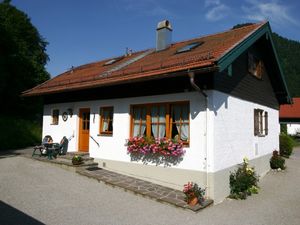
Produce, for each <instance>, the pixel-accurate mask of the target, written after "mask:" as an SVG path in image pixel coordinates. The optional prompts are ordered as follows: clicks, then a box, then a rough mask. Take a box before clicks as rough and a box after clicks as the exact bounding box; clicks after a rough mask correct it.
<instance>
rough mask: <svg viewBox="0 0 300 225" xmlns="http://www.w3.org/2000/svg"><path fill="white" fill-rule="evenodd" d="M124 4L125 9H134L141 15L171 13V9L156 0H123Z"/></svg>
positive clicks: (165, 14)
mask: <svg viewBox="0 0 300 225" xmlns="http://www.w3.org/2000/svg"><path fill="white" fill-rule="evenodd" d="M124 3H125V4H126V6H125V9H126V10H128V11H134V12H135V13H140V14H143V15H145V14H146V15H151V16H170V15H172V13H171V11H169V10H168V9H166V8H164V7H163V6H162V5H161V4H160V3H159V2H157V1H156V0H142V1H134V0H124Z"/></svg>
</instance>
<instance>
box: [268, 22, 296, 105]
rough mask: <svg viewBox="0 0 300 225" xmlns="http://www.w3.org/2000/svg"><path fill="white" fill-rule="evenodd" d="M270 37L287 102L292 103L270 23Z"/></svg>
mask: <svg viewBox="0 0 300 225" xmlns="http://www.w3.org/2000/svg"><path fill="white" fill-rule="evenodd" d="M267 25H268V35H269V40H270V42H271V45H272V49H273V52H274V55H275V59H276V63H277V65H278V68H279V73H280V77H281V79H282V83H283V85H284V89H285V91H286V93H287V102H288V103H290V104H291V103H292V102H293V101H292V97H291V95H290V92H289V89H288V87H287V84H286V80H285V76H284V73H283V70H282V67H281V64H280V61H279V57H278V54H277V51H276V48H275V44H274V41H273V38H272V30H271V26H270V24H269V23H268V24H267Z"/></svg>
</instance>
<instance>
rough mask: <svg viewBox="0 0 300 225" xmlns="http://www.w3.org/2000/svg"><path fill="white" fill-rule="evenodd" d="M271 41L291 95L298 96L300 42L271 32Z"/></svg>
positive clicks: (299, 89) (299, 93) (299, 87)
mask: <svg viewBox="0 0 300 225" xmlns="http://www.w3.org/2000/svg"><path fill="white" fill-rule="evenodd" d="M273 41H274V44H275V46H276V50H277V53H278V56H279V60H280V64H281V67H282V69H283V72H284V75H285V77H286V82H287V85H288V88H289V91H290V94H291V96H292V97H300V42H299V41H293V40H289V39H287V38H284V37H281V36H280V35H278V34H276V33H273Z"/></svg>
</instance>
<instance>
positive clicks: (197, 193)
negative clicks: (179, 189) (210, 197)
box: [183, 182, 205, 206]
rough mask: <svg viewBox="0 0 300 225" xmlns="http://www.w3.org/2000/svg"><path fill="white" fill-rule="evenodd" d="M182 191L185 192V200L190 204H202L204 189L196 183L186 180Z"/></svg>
mask: <svg viewBox="0 0 300 225" xmlns="http://www.w3.org/2000/svg"><path fill="white" fill-rule="evenodd" d="M183 193H184V194H185V201H186V202H187V203H188V204H189V205H190V206H194V205H196V204H197V203H200V204H203V202H204V195H205V189H202V188H201V187H199V186H198V184H196V183H193V182H188V183H187V184H185V185H184V188H183Z"/></svg>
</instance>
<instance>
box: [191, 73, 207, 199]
mask: <svg viewBox="0 0 300 225" xmlns="http://www.w3.org/2000/svg"><path fill="white" fill-rule="evenodd" d="M188 75H189V78H190V84H191V86H192V87H193V88H194V90H195V91H198V92H199V93H200V94H201V95H203V97H204V102H205V109H206V110H205V136H206V139H205V151H206V157H205V160H206V165H205V166H206V189H208V187H209V178H208V148H207V143H208V135H207V128H208V96H207V94H206V93H205V92H204V91H203V90H202V89H201V88H200V87H199V86H198V85H197V84H196V83H195V80H194V78H195V72H194V71H188ZM205 193H206V196H207V194H208V193H207V191H206V192H205Z"/></svg>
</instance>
